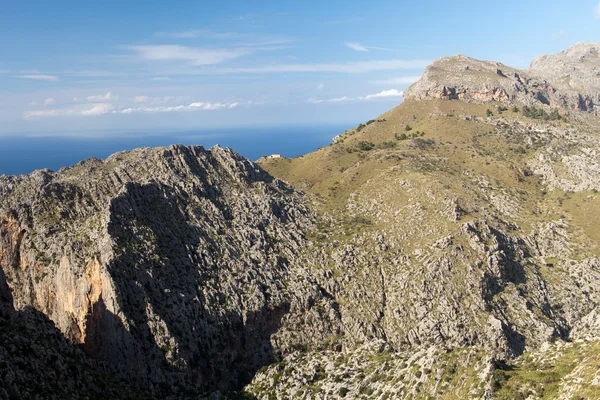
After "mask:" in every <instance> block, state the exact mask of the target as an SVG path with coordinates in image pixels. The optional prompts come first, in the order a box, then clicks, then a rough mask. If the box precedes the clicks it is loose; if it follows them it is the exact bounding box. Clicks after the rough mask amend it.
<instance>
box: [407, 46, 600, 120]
mask: <svg viewBox="0 0 600 400" xmlns="http://www.w3.org/2000/svg"><path fill="white" fill-rule="evenodd" d="M599 52H600V45H599V44H597V43H596V44H593V43H589V42H581V43H578V44H576V45H574V46H573V47H571V48H569V49H568V50H565V51H563V52H561V53H558V54H556V55H551V56H549V55H545V56H540V57H538V58H536V59H535V60H534V61H533V62H532V63H531V66H530V68H529V69H528V70H518V69H515V68H511V67H509V66H506V65H504V64H501V63H498V62H492V61H480V60H475V59H473V58H470V57H466V56H464V55H458V56H453V57H444V58H440V59H438V60H436V61H434V62H433V64H431V65H430V66H428V67H427V68H426V69H425V72H424V74H423V77H422V78H421V79H420V80H419V81H418V82H416V83H415V84H414V85H412V86H411V87H410V88H408V89H407V90H406V91H405V92H404V98H405V99H407V100H410V99H428V98H429V99H446V100H462V101H466V102H475V103H487V102H490V101H497V102H502V103H505V104H519V105H525V106H533V107H536V106H537V107H548V108H550V109H551V108H556V109H560V110H562V111H563V112H568V111H576V112H589V113H592V114H594V115H600V111H599V110H600V107H599V105H600V92H599V89H598V83H597V82H598V78H599V73H600V56H599V54H600V53H599Z"/></svg>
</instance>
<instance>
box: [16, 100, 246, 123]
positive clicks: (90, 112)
mask: <svg viewBox="0 0 600 400" xmlns="http://www.w3.org/2000/svg"><path fill="white" fill-rule="evenodd" d="M239 105H240V103H239V102H217V103H211V102H194V103H190V104H185V105H176V106H157V107H147V106H145V107H141V106H140V107H127V108H116V107H115V106H113V105H112V104H109V103H101V104H86V105H81V106H74V107H68V108H57V109H52V110H35V111H28V112H26V113H24V114H23V118H24V119H32V118H49V117H89V116H98V115H106V114H124V115H128V114H139V113H143V114H154V113H169V112H185V111H212V110H221V109H233V108H236V107H238V106H239Z"/></svg>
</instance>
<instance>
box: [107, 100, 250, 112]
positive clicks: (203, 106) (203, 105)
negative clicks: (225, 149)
mask: <svg viewBox="0 0 600 400" xmlns="http://www.w3.org/2000/svg"><path fill="white" fill-rule="evenodd" d="M239 105H240V103H238V102H235V103H209V102H195V103H191V104H188V105H178V106H159V107H129V108H126V109H123V110H120V111H116V112H115V113H117V114H133V113H145V114H154V113H167V112H181V111H196V110H205V111H211V110H220V109H232V108H236V107H237V106H239Z"/></svg>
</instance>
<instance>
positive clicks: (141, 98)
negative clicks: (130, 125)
mask: <svg viewBox="0 0 600 400" xmlns="http://www.w3.org/2000/svg"><path fill="white" fill-rule="evenodd" d="M148 99H149V97H148V96H135V97H134V98H133V102H134V103H145V102H147V101H148Z"/></svg>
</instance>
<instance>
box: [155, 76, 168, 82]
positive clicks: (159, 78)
mask: <svg viewBox="0 0 600 400" xmlns="http://www.w3.org/2000/svg"><path fill="white" fill-rule="evenodd" d="M150 80H151V81H170V80H171V78H169V77H168V76H155V77H153V78H151V79H150Z"/></svg>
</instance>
